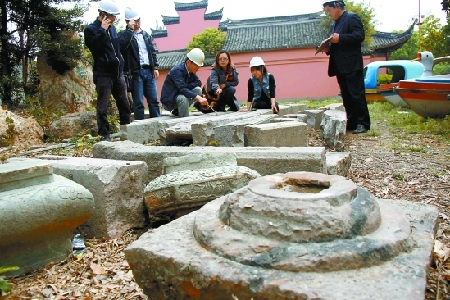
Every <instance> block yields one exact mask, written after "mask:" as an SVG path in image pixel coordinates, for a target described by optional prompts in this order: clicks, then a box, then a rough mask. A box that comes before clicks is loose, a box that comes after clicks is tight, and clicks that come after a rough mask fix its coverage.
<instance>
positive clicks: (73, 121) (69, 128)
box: [48, 111, 98, 139]
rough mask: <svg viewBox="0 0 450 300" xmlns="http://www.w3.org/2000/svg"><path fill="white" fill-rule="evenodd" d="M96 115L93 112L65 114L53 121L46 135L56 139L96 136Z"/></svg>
mask: <svg viewBox="0 0 450 300" xmlns="http://www.w3.org/2000/svg"><path fill="white" fill-rule="evenodd" d="M97 128H98V127H97V115H96V113H95V112H94V111H85V112H79V113H71V114H67V115H65V116H63V117H61V118H60V119H58V120H56V121H54V122H53V123H52V124H51V125H50V128H49V132H48V134H49V135H50V136H51V137H53V138H57V139H69V138H72V137H76V136H83V135H86V134H90V135H92V136H97Z"/></svg>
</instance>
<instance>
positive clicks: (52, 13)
mask: <svg viewBox="0 0 450 300" xmlns="http://www.w3.org/2000/svg"><path fill="white" fill-rule="evenodd" d="M63 2H73V3H75V5H73V7H72V8H70V9H65V8H63V7H62V6H61V5H60V4H62V3H63ZM79 3H81V0H67V1H63V0H43V1H28V0H14V1H12V0H5V5H2V6H1V7H0V8H1V11H0V15H2V16H8V18H9V19H8V22H7V23H6V26H3V27H0V37H1V41H2V45H1V46H0V49H1V52H0V65H2V68H1V78H2V81H1V85H0V97H1V99H2V101H3V103H6V104H10V105H11V106H17V105H18V104H19V103H20V102H21V101H22V100H23V98H24V93H23V92H24V91H25V92H27V91H28V90H27V88H28V85H29V83H28V78H27V77H28V74H29V72H28V66H29V62H30V61H33V60H34V59H35V58H36V57H37V55H38V54H40V53H43V54H44V55H45V57H46V58H47V62H48V63H49V64H50V65H51V66H52V68H53V69H54V70H55V71H57V72H59V73H60V74H63V73H64V72H65V71H67V70H70V69H71V68H73V67H74V66H75V62H76V61H77V60H78V59H80V57H81V56H82V50H83V48H82V46H81V43H80V39H79V38H78V37H77V34H78V32H80V31H81V24H82V16H83V14H84V12H85V11H86V10H87V8H88V6H87V5H86V6H82V5H79ZM74 37H77V38H74ZM17 73H19V74H20V75H17ZM5 77H6V78H8V80H5V79H4V78H5ZM18 87H19V88H18Z"/></svg>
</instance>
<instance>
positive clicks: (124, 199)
mask: <svg viewBox="0 0 450 300" xmlns="http://www.w3.org/2000/svg"><path fill="white" fill-rule="evenodd" d="M111 144H113V143H111ZM40 158H41V159H42V161H43V162H44V161H45V162H46V163H47V164H51V165H52V166H53V170H54V173H55V174H58V175H61V176H64V177H66V178H68V179H70V180H73V181H74V182H76V183H78V184H80V185H82V186H84V187H85V188H86V189H88V190H89V191H90V192H91V193H92V195H93V196H94V201H95V211H94V214H93V216H92V218H91V219H89V220H88V221H87V222H86V223H85V224H83V225H82V226H80V229H81V230H82V232H83V233H84V234H85V235H86V236H89V237H95V238H117V237H119V236H121V235H122V234H123V233H125V231H127V230H129V229H131V228H135V227H143V226H144V203H143V199H144V197H143V190H144V188H145V185H146V184H147V182H148V180H147V176H148V167H147V164H146V163H145V162H142V161H118V160H110V159H108V160H105V159H98V158H88V157H61V156H41V157H40Z"/></svg>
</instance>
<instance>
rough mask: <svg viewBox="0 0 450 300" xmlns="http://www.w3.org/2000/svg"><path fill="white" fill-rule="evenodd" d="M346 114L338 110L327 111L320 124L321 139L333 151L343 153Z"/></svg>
mask: <svg viewBox="0 0 450 300" xmlns="http://www.w3.org/2000/svg"><path fill="white" fill-rule="evenodd" d="M346 126H347V114H346V113H345V112H343V111H340V110H327V111H325V112H324V114H323V118H322V122H321V123H320V130H321V132H320V133H321V137H322V138H323V140H324V142H325V144H326V145H327V146H328V147H330V148H331V149H333V150H336V151H343V150H344V143H345V132H346Z"/></svg>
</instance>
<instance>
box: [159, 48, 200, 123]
mask: <svg viewBox="0 0 450 300" xmlns="http://www.w3.org/2000/svg"><path fill="white" fill-rule="evenodd" d="M204 61H205V54H204V53H203V51H202V50H201V49H199V48H194V49H192V50H191V51H189V52H188V54H187V57H186V60H185V61H184V62H181V63H179V64H178V65H176V66H174V67H173V68H172V69H171V70H170V71H169V73H168V74H167V76H166V79H165V80H164V84H163V86H162V90H161V103H162V105H163V107H164V108H165V109H166V110H169V111H171V112H172V114H173V115H175V116H179V117H187V116H189V106H191V105H192V104H193V103H194V101H198V102H200V104H201V105H207V103H208V102H207V100H206V98H204V97H203V96H202V88H201V87H202V82H201V81H200V79H199V78H198V76H197V75H196V73H197V71H198V70H199V69H200V67H202V66H203V62H204Z"/></svg>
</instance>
